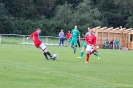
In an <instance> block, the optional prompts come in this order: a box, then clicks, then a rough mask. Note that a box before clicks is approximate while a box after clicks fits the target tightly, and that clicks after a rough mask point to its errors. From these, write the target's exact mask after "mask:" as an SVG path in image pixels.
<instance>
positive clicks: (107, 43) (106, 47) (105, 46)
mask: <svg viewBox="0 0 133 88" xmlns="http://www.w3.org/2000/svg"><path fill="white" fill-rule="evenodd" d="M109 45H110V42H109V40H108V39H106V40H105V41H104V44H103V48H104V49H108V48H109Z"/></svg>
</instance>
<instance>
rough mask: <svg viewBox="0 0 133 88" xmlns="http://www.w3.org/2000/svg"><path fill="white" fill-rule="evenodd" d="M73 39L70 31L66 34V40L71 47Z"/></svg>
mask: <svg viewBox="0 0 133 88" xmlns="http://www.w3.org/2000/svg"><path fill="white" fill-rule="evenodd" d="M71 37H72V35H71V32H70V31H68V32H67V34H66V38H67V41H68V42H69V45H70V42H71Z"/></svg>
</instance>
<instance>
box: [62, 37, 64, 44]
mask: <svg viewBox="0 0 133 88" xmlns="http://www.w3.org/2000/svg"><path fill="white" fill-rule="evenodd" d="M62 46H64V38H62Z"/></svg>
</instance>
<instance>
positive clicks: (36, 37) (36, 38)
mask: <svg viewBox="0 0 133 88" xmlns="http://www.w3.org/2000/svg"><path fill="white" fill-rule="evenodd" d="M30 38H32V39H33V42H34V45H35V46H36V47H39V46H40V44H41V43H42V42H41V40H40V39H39V34H38V33H37V32H36V31H35V32H33V33H32V34H31V35H30Z"/></svg>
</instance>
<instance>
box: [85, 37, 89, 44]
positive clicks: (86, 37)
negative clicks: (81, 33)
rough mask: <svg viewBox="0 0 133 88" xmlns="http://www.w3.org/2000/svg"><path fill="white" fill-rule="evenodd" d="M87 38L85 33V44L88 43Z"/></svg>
mask: <svg viewBox="0 0 133 88" xmlns="http://www.w3.org/2000/svg"><path fill="white" fill-rule="evenodd" d="M87 40H88V39H87V35H86V36H85V42H86V44H87V45H88V41H87Z"/></svg>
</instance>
